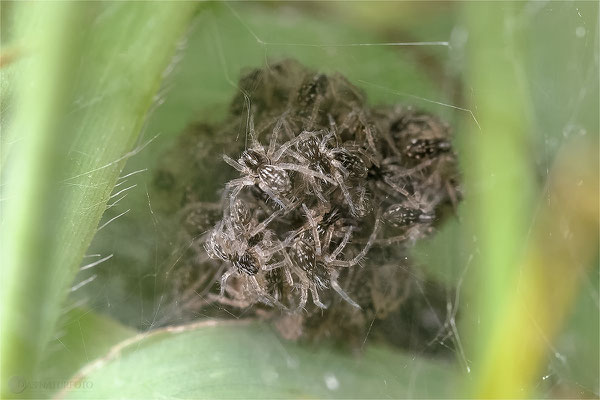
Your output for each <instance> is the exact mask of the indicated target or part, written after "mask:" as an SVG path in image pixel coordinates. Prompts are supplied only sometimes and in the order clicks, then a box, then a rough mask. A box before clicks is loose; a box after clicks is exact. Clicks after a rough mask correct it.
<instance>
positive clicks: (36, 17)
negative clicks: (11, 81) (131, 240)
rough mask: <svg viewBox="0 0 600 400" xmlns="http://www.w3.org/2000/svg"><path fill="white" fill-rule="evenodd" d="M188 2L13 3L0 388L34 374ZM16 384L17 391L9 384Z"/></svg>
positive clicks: (186, 18)
mask: <svg viewBox="0 0 600 400" xmlns="http://www.w3.org/2000/svg"><path fill="white" fill-rule="evenodd" d="M194 9H195V3H186V2H174V3H155V2H151V3H134V2H130V3H85V2H51V3H50V2H49V3H45V2H40V3H21V4H19V5H18V9H17V10H15V11H16V12H15V18H16V20H15V23H16V25H17V30H16V31H17V35H20V36H19V37H20V38H22V39H21V40H19V42H20V43H24V45H25V46H26V47H27V57H25V59H24V60H21V61H19V71H18V73H17V76H16V83H15V88H16V89H15V90H16V98H15V110H16V115H15V117H14V120H13V123H12V124H11V127H10V130H11V132H9V134H11V135H12V136H11V137H13V138H14V142H13V145H12V147H11V149H10V150H11V153H10V154H9V156H8V160H7V164H6V165H4V166H3V169H2V178H3V187H2V189H3V200H4V201H3V203H2V219H3V220H2V231H1V235H2V236H1V242H2V256H1V257H2V285H3V288H2V289H3V290H2V293H1V299H0V306H1V307H2V308H1V323H2V324H1V325H2V332H1V346H2V352H3V354H2V376H1V378H2V380H1V383H2V393H1V394H2V397H7V396H14V395H15V393H14V392H10V389H11V388H10V385H7V383H8V381H9V379H10V378H11V377H12V376H19V377H21V378H22V379H25V380H27V379H32V378H34V377H35V369H36V366H37V365H38V363H39V361H40V355H41V352H42V351H43V348H44V346H45V345H46V343H47V342H48V340H49V339H50V337H51V335H52V332H53V329H54V326H55V323H56V320H57V318H58V314H59V311H60V305H61V302H62V301H63V299H64V298H65V296H66V294H67V293H68V291H69V287H70V285H71V282H72V279H73V277H74V276H75V273H76V272H77V269H78V265H79V263H80V261H81V258H82V256H83V254H84V252H85V249H86V248H87V246H88V245H89V242H90V240H91V238H92V237H93V235H94V233H95V229H96V226H97V225H98V221H99V219H100V217H101V215H102V212H103V211H104V207H105V204H106V201H107V199H108V196H109V193H110V192H111V190H112V187H113V186H114V183H115V181H116V178H117V176H118V174H119V172H120V170H121V168H122V167H123V164H124V162H125V159H126V158H127V155H128V152H129V151H130V150H131V148H132V146H133V145H134V143H135V141H136V138H137V136H138V133H139V131H140V129H141V126H142V123H143V120H144V116H145V114H146V112H147V110H148V108H149V106H150V105H151V103H152V101H153V96H154V94H155V93H156V91H157V89H158V87H159V84H160V80H161V77H162V73H163V71H164V70H165V67H166V66H167V65H168V62H169V60H170V59H171V56H172V54H173V52H174V50H175V48H176V44H177V41H178V40H179V38H180V37H181V35H182V33H183V31H184V29H185V27H186V26H187V22H188V21H189V19H190V17H191V16H192V14H193V11H194ZM13 389H14V388H13Z"/></svg>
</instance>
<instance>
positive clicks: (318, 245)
mask: <svg viewBox="0 0 600 400" xmlns="http://www.w3.org/2000/svg"><path fill="white" fill-rule="evenodd" d="M302 209H303V210H304V213H305V214H306V218H307V219H308V224H309V225H310V228H311V231H312V236H313V240H314V242H315V254H316V255H317V256H320V255H321V240H320V239H319V232H317V222H316V221H315V220H314V218H313V216H312V214H311V212H310V210H309V209H308V207H306V204H304V203H302Z"/></svg>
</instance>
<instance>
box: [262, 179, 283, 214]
mask: <svg viewBox="0 0 600 400" xmlns="http://www.w3.org/2000/svg"><path fill="white" fill-rule="evenodd" d="M258 187H259V188H260V190H262V191H263V192H265V193H266V194H267V195H268V196H269V197H270V198H271V200H273V201H274V202H275V203H277V205H279V207H281V208H282V209H286V208H287V206H286V205H285V203H284V202H283V200H281V199H280V198H279V197H277V195H276V194H275V192H274V191H272V190H271V189H270V188H269V187H268V186H266V185H264V184H263V183H262V182H261V183H259V184H258Z"/></svg>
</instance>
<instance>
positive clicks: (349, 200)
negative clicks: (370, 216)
mask: <svg viewBox="0 0 600 400" xmlns="http://www.w3.org/2000/svg"><path fill="white" fill-rule="evenodd" d="M333 176H334V177H335V179H336V181H337V185H338V186H339V188H340V190H341V191H342V194H343V196H344V199H346V203H348V207H349V208H350V213H351V214H352V215H354V216H358V212H357V211H356V206H355V205H354V201H353V200H352V196H351V195H350V192H349V191H348V188H347V187H346V184H345V183H344V179H343V178H342V176H341V175H340V173H339V172H336V173H335V174H334V175H333Z"/></svg>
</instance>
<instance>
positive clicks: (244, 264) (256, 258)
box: [204, 214, 286, 308]
mask: <svg viewBox="0 0 600 400" xmlns="http://www.w3.org/2000/svg"><path fill="white" fill-rule="evenodd" d="M274 215H277V214H274ZM266 226H267V223H265V221H263V222H262V223H260V224H258V225H257V227H254V228H250V227H246V229H247V231H248V232H250V233H249V234H248V236H250V235H251V236H250V237H253V236H256V235H258V234H259V233H261V234H262V236H263V238H262V240H260V241H258V243H254V241H252V242H249V241H248V240H246V237H244V236H240V235H239V233H238V234H236V232H234V230H233V229H232V228H231V224H229V223H227V222H224V221H219V222H218V223H217V225H216V226H215V227H214V228H213V230H212V231H210V233H209V235H208V238H207V239H206V242H205V244H204V248H205V249H206V253H207V254H208V256H209V257H210V258H212V259H216V260H221V261H225V262H228V263H229V264H230V268H228V269H227V270H226V271H225V273H223V275H222V276H221V293H220V294H221V297H223V296H224V293H225V289H226V288H227V280H228V279H229V277H231V276H232V275H233V274H237V275H238V277H241V278H242V279H243V280H244V281H246V283H247V284H249V287H248V288H246V291H250V292H251V294H254V295H256V297H258V300H259V301H262V302H263V303H265V304H268V305H276V306H278V307H280V308H286V307H285V306H284V305H283V304H281V303H280V302H279V301H278V300H276V299H275V298H273V297H272V296H271V295H270V294H268V293H267V292H265V291H264V290H263V289H262V287H261V285H260V283H259V282H258V280H257V278H256V277H257V275H258V274H259V273H260V272H261V271H269V270H271V269H274V268H278V267H279V266H280V265H274V264H269V261H270V260H271V258H272V257H273V255H274V254H275V253H277V252H280V251H281V250H282V249H283V248H284V247H283V245H282V244H281V243H280V242H279V241H278V240H277V239H273V238H272V236H273V233H272V232H271V231H270V230H268V229H267V228H266ZM264 244H269V245H270V247H266V246H264Z"/></svg>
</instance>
